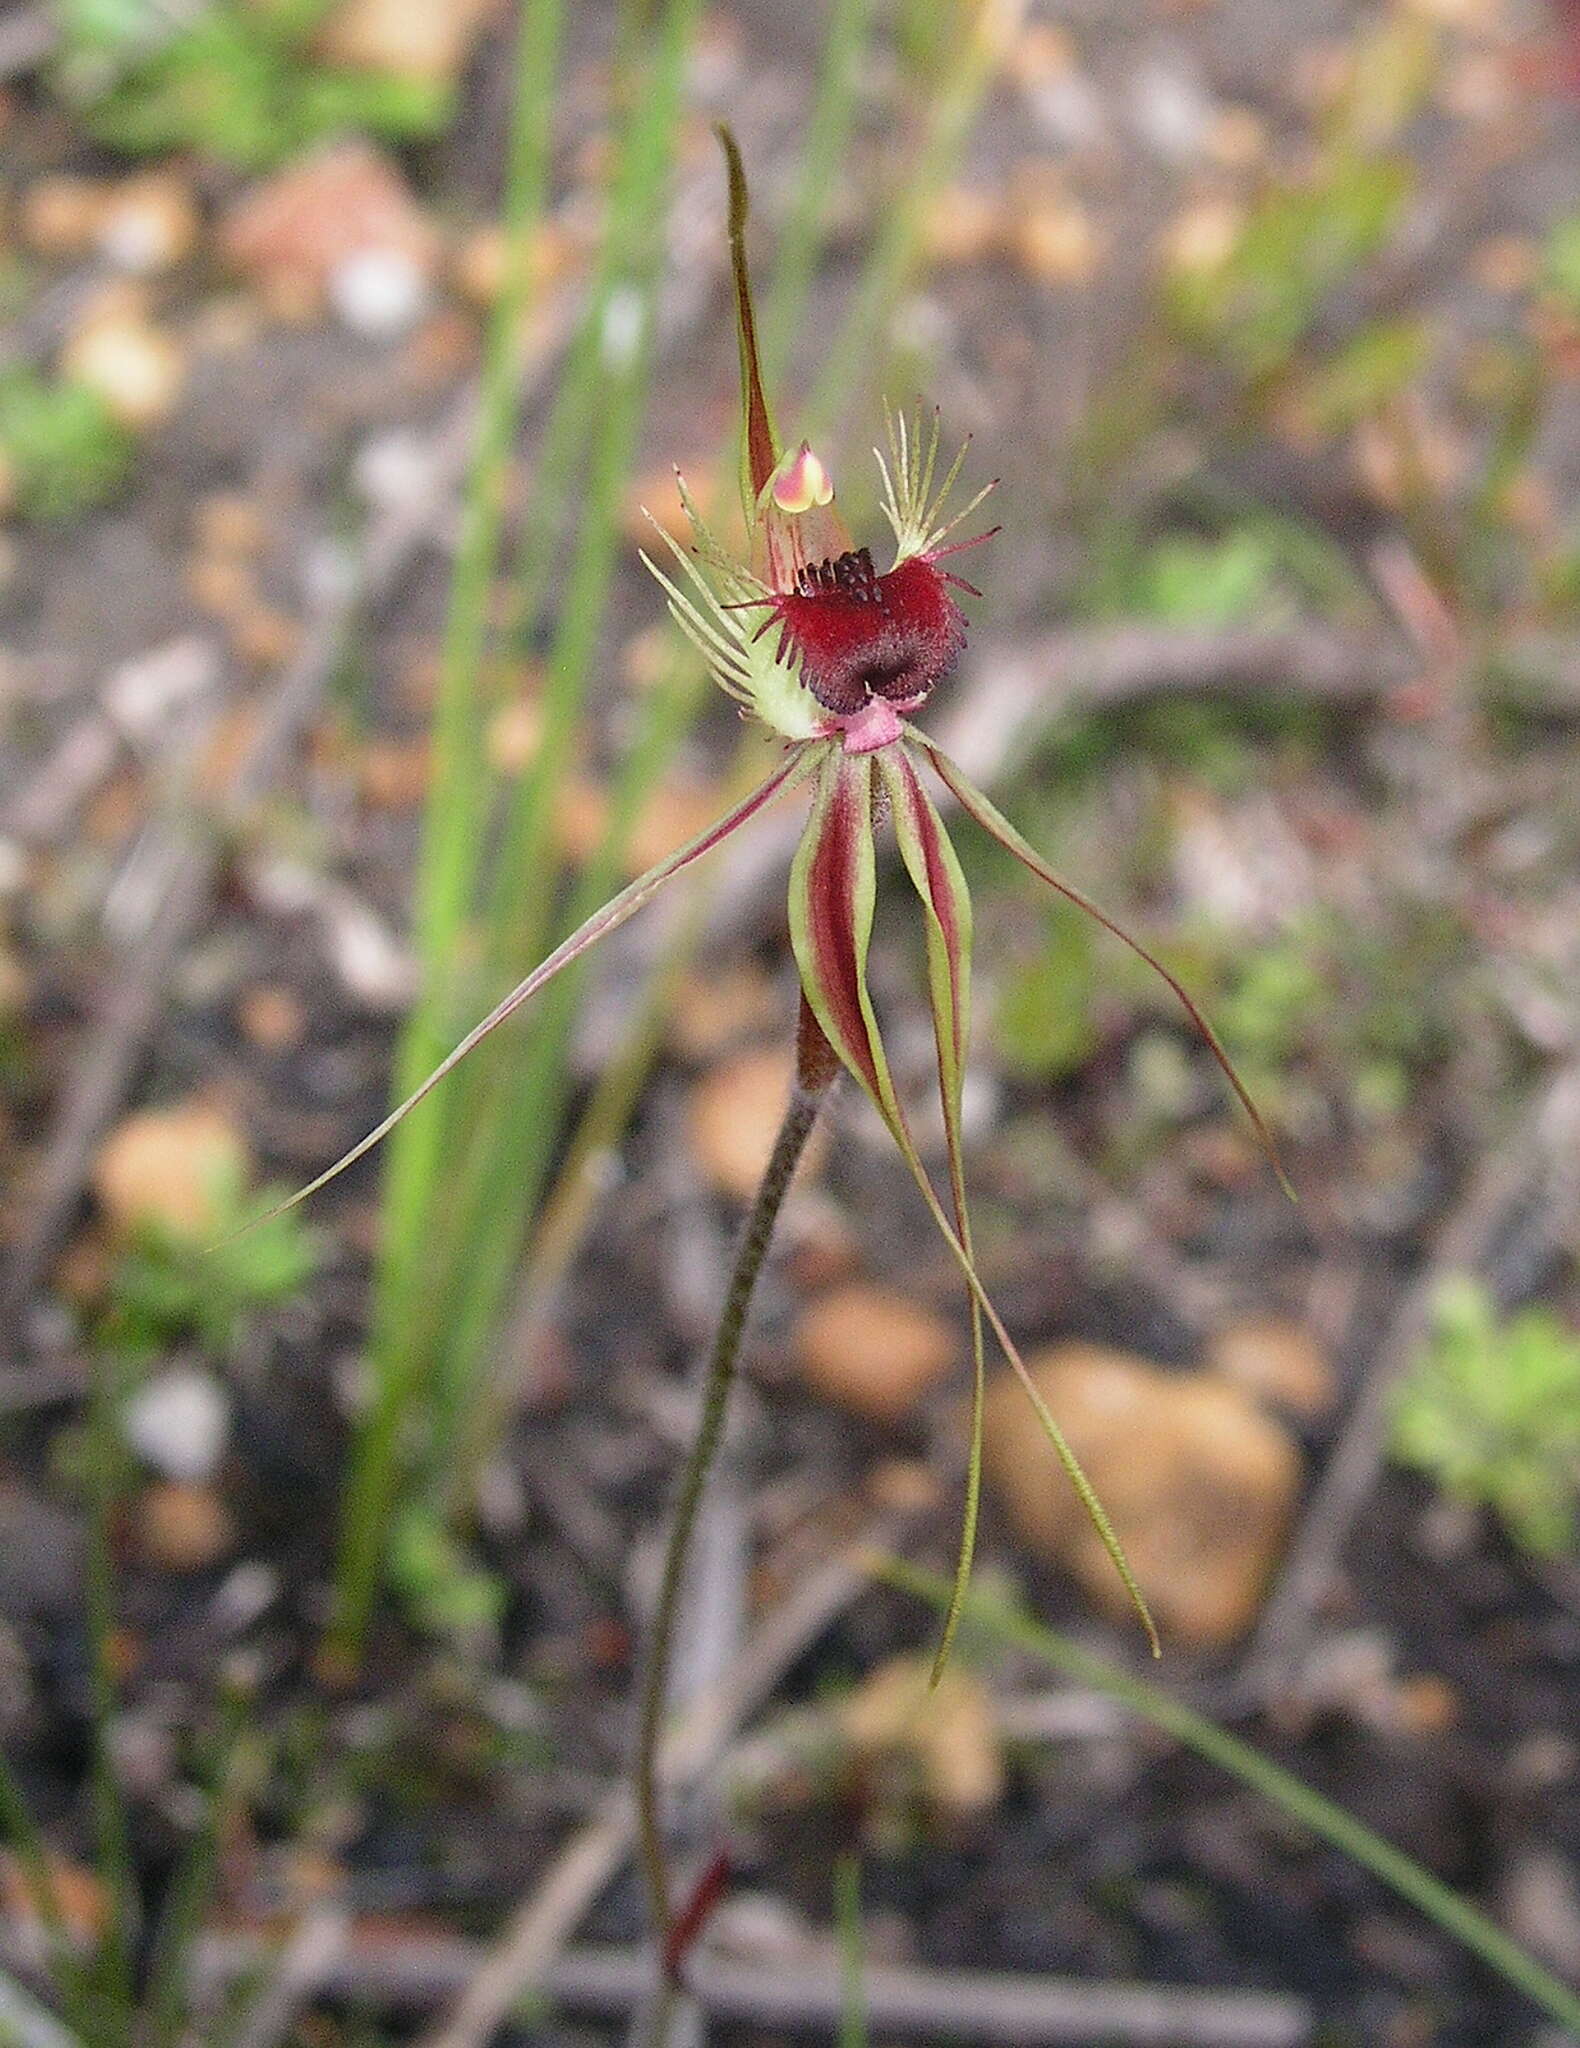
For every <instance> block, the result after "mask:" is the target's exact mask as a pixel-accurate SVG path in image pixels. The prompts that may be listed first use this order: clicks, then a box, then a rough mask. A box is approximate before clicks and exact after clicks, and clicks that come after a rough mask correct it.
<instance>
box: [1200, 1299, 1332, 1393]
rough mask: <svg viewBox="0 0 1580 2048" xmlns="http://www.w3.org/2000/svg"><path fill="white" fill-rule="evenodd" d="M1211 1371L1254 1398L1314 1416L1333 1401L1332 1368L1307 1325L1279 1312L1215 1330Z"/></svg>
mask: <svg viewBox="0 0 1580 2048" xmlns="http://www.w3.org/2000/svg"><path fill="white" fill-rule="evenodd" d="M1205 1362H1206V1364H1207V1367H1208V1369H1209V1370H1210V1371H1212V1372H1216V1373H1219V1374H1221V1375H1222V1377H1223V1378H1224V1379H1226V1380H1232V1381H1233V1382H1234V1384H1235V1385H1236V1386H1237V1387H1240V1388H1242V1389H1243V1390H1244V1391H1245V1392H1246V1393H1247V1394H1253V1395H1255V1397H1256V1398H1257V1399H1258V1400H1259V1401H1266V1402H1271V1403H1272V1404H1273V1405H1274V1406H1276V1407H1279V1408H1287V1409H1288V1410H1289V1411H1290V1413H1291V1414H1293V1415H1303V1416H1306V1417H1308V1418H1314V1417H1316V1416H1319V1415H1326V1414H1327V1412H1328V1411H1329V1409H1330V1408H1331V1407H1332V1406H1333V1402H1334V1397H1335V1395H1336V1393H1337V1391H1338V1390H1337V1388H1336V1386H1335V1385H1334V1379H1333V1368H1332V1366H1331V1365H1329V1363H1328V1361H1327V1358H1326V1356H1325V1355H1324V1353H1323V1351H1322V1350H1321V1348H1320V1346H1319V1345H1318V1344H1317V1341H1316V1339H1315V1338H1314V1337H1313V1336H1312V1335H1311V1333H1310V1331H1309V1330H1303V1329H1302V1328H1301V1327H1300V1325H1299V1324H1298V1323H1290V1322H1285V1321H1283V1320H1282V1319H1281V1318H1280V1317H1278V1316H1251V1317H1248V1318H1247V1319H1246V1320H1245V1321H1244V1322H1238V1323H1231V1324H1229V1325H1228V1327H1227V1328H1226V1329H1223V1330H1220V1331H1219V1332H1218V1334H1217V1335H1216V1336H1215V1337H1214V1338H1213V1340H1212V1343H1211V1345H1210V1346H1209V1348H1208V1352H1207V1357H1206V1361H1205Z"/></svg>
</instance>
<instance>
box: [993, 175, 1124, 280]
mask: <svg viewBox="0 0 1580 2048" xmlns="http://www.w3.org/2000/svg"><path fill="white" fill-rule="evenodd" d="M1011 242H1012V246H1013V248H1014V252H1015V255H1016V257H1017V258H1018V259H1019V262H1020V266H1021V268H1022V269H1023V270H1024V271H1025V273H1026V275H1027V276H1028V277H1031V278H1034V279H1036V281H1037V282H1038V283H1039V284H1047V285H1084V284H1089V283H1090V282H1091V280H1092V277H1093V275H1094V274H1095V272H1096V270H1097V266H1098V263H1099V262H1100V261H1101V258H1102V239H1101V237H1100V236H1099V234H1098V232H1097V229H1096V227H1095V226H1094V225H1093V222H1092V217H1091V215H1090V214H1089V213H1088V212H1087V210H1086V208H1085V207H1084V206H1083V205H1082V204H1081V203H1080V201H1079V200H1077V199H1069V198H1063V197H1059V196H1050V197H1048V198H1046V199H1043V200H1041V201H1040V202H1038V203H1035V204H1033V205H1032V206H1031V207H1029V208H1028V209H1027V210H1026V211H1024V212H1023V213H1021V214H1020V215H1019V216H1018V218H1017V219H1016V221H1015V224H1014V227H1013V229H1012V231H1011Z"/></svg>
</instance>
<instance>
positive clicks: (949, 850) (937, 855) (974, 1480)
mask: <svg viewBox="0 0 1580 2048" xmlns="http://www.w3.org/2000/svg"><path fill="white" fill-rule="evenodd" d="M878 769H879V773H880V774H881V775H882V777H883V781H884V786H885V788H886V789H887V791H888V794H889V809H890V815H891V816H892V818H893V820H894V832H895V838H896V839H897V841H898V842H899V848H900V857H901V859H902V860H903V861H904V863H905V870H906V873H907V874H908V875H909V876H910V878H911V881H912V883H913V884H914V886H915V889H916V893H917V895H918V896H919V897H920V898H921V901H922V907H923V909H924V911H925V912H926V919H927V924H926V936H927V979H928V985H929V990H930V992H931V996H932V1010H933V1040H934V1044H935V1046H936V1048H937V1053H938V1094H939V1100H940V1102H941V1103H942V1106H943V1116H944V1139H945V1143H946V1146H947V1148H948V1153H949V1188H950V1194H951V1197H952V1202H953V1207H954V1213H955V1228H956V1230H957V1231H958V1232H959V1233H960V1242H961V1244H962V1245H963V1246H964V1247H965V1250H966V1252H967V1254H968V1255H969V1256H972V1257H974V1256H975V1253H974V1249H973V1246H972V1243H971V1216H970V1211H969V1209H968V1208H967V1205H966V1180H965V1156H964V1143H963V1139H962V1133H961V1095H962V1090H963V1087H964V1082H965V1060H966V1041H967V1039H968V1037H969V1035H970V1028H971V893H970V890H969V889H968V888H967V886H966V878H965V875H964V873H963V872H962V870H961V866H960V862H959V860H958V858H957V857H956V855H955V850H954V847H953V846H952V845H951V844H950V841H949V835H948V833H947V832H946V831H945V830H944V822H943V820H942V818H940V817H939V815H938V811H937V809H936V807H935V805H934V803H933V800H932V798H931V797H930V796H929V795H928V794H927V791H926V790H925V788H924V787H923V786H922V780H921V777H920V776H919V775H918V774H917V772H916V769H915V766H914V765H913V763H912V761H911V760H910V757H909V756H908V755H907V754H905V753H904V752H902V751H901V750H900V749H898V748H890V749H888V750H887V751H886V752H884V753H882V754H880V755H879V757H878ZM985 1401H986V1374H985V1370H984V1359H983V1343H982V1308H981V1304H980V1303H979V1302H978V1301H977V1299H976V1297H975V1295H972V1296H971V1435H970V1448H969V1454H968V1457H967V1462H966V1497H965V1504H964V1508H963V1511H962V1514H961V1518H960V1542H959V1546H958V1549H957V1552H956V1557H955V1577H954V1587H953V1591H952V1593H951V1595H950V1600H949V1606H948V1608H947V1610H946V1611H945V1614H944V1625H943V1629H942V1632H941V1634H940V1636H939V1641H938V1649H937V1653H936V1655H935V1656H934V1659H933V1672H932V1678H933V1683H934V1684H935V1685H936V1684H937V1682H938V1680H939V1679H940V1678H941V1677H942V1675H943V1671H944V1666H945V1665H946V1664H947V1662H948V1660H949V1652H950V1650H951V1648H952V1647H953V1645H954V1639H955V1631H956V1630H957V1629H958V1627H959V1625H960V1616H961V1613H962V1611H963V1609H964V1607H965V1598H966V1589H967V1587H968V1585H969V1584H970V1580H971V1562H972V1558H973V1556H974V1554H975V1551H976V1532H977V1510H978V1507H979V1505H980V1501H981V1495H982V1424H983V1415H984V1409H985Z"/></svg>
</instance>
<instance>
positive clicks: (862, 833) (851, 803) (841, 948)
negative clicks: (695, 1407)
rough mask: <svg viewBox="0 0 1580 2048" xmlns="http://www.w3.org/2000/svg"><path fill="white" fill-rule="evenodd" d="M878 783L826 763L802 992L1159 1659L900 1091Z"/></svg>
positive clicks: (800, 895)
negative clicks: (881, 948)
mask: <svg viewBox="0 0 1580 2048" xmlns="http://www.w3.org/2000/svg"><path fill="white" fill-rule="evenodd" d="M873 776H874V767H873V761H872V757H871V756H870V755H864V754H859V755H851V754H845V753H839V752H833V751H830V752H829V753H827V754H825V755H824V757H823V761H822V765H821V768H820V771H819V775H818V784H817V791H816V794H815V796H814V798H813V803H812V811H811V815H810V817H809V818H808V820H807V825H806V830H805V831H804V832H803V834H802V837H801V844H800V846H799V848H798V849H797V852H796V857H795V861H794V863H793V865H792V867H791V872H790V936H791V942H792V944H793V945H794V947H795V954H796V960H797V963H798V965H799V967H800V970H801V986H802V988H803V989H804V990H805V991H806V997H807V1001H808V1002H809V1003H810V1004H811V1006H812V1009H813V1012H814V1014H815V1015H816V1017H817V1020H818V1022H819V1024H821V1025H822V1027H823V1030H824V1032H825V1033H826V1034H827V1037H828V1040H829V1043H830V1044H831V1045H832V1046H833V1048H834V1050H835V1051H836V1052H837V1053H838V1054H839V1056H840V1058H841V1059H842V1060H843V1061H844V1063H845V1065H846V1067H847V1068H848V1069H849V1070H850V1072H851V1073H852V1074H854V1075H855V1077H856V1079H857V1080H858V1081H859V1082H860V1083H861V1085H862V1087H863V1088H865V1089H866V1091H867V1093H868V1095H869V1096H870V1097H871V1098H872V1101H873V1104H874V1106H875V1107H876V1109H877V1111H878V1114H879V1115H880V1116H881V1117H882V1118H883V1121H884V1123H885V1125H886V1126H887V1127H888V1130H889V1134H890V1136H891V1137H892V1138H893V1139H894V1142H895V1144H896V1145H897V1146H898V1147H899V1149H900V1154H901V1157H902V1158H903V1159H904V1161H905V1163H906V1165H907V1166H908V1167H909V1168H910V1170H911V1176H912V1178H913V1179H914V1180H915V1182H916V1185H917V1188H918V1189H919V1191H920V1193H921V1196H922V1199H923V1201H924V1202H925V1203H926V1204H927V1209H928V1213H929V1214H930V1215H931V1217H932V1219H933V1222H934V1223H935V1224H936V1225H937V1227H938V1230H939V1232H940V1234H941V1235H942V1237H943V1239H944V1242H945V1243H946V1244H947V1245H948V1246H949V1249H950V1251H951V1252H952V1253H953V1254H954V1258H955V1262H956V1264H957V1265H958V1266H959V1267H960V1270H961V1272H962V1274H963V1275H964V1277H965V1282H966V1285H967V1287H968V1288H969V1289H970V1292H971V1297H972V1299H973V1300H974V1301H975V1302H976V1303H977V1304H978V1305H979V1306H980V1308H981V1311H982V1314H983V1316H984V1317H985V1318H986V1320H987V1323H988V1327H989V1328H990V1329H991V1330H992V1332H993V1335H994V1336H995V1337H996V1338H997V1340H998V1342H999V1344H1000V1346H1001V1347H1002V1349H1003V1352H1004V1356H1005V1357H1006V1358H1007V1359H1008V1361H1009V1364H1010V1368H1011V1370H1012V1371H1013V1372H1014V1374H1015V1376H1016V1378H1017V1379H1018V1380H1019V1381H1020V1383H1021V1385H1022V1387H1023V1388H1024V1389H1025V1392H1026V1396H1027V1398H1028V1399H1029V1400H1030V1402H1031V1405H1032V1408H1033V1409H1034V1411H1035V1413H1036V1416H1037V1420H1038V1421H1039V1422H1040V1423H1041V1425H1042V1428H1043V1432H1044V1434H1045V1435H1046V1436H1047V1438H1048V1441H1049V1442H1050V1443H1051V1444H1052V1446H1053V1448H1054V1451H1055V1452H1056V1453H1057V1455H1058V1459H1059V1462H1060V1464H1061V1465H1063V1467H1064V1469H1065V1472H1066V1474H1067V1476H1068V1477H1069V1480H1070V1483H1071V1485H1072V1486H1073V1487H1074V1488H1075V1490H1076V1493H1077V1494H1078V1495H1079V1496H1080V1501H1081V1505H1082V1507H1083V1508H1085V1510H1086V1513H1087V1516H1088V1518H1089V1519H1090V1521H1091V1523H1092V1526H1093V1528H1094V1529H1096V1531H1097V1533H1098V1536H1099V1537H1100V1538H1101V1540H1102V1543H1103V1547H1104V1548H1105V1549H1106V1550H1107V1552H1108V1555H1109V1557H1110V1559H1111V1560H1112V1562H1113V1565H1114V1569H1115V1570H1116V1571H1117V1572H1118V1573H1119V1576H1120V1578H1121V1579H1122V1580H1123V1581H1124V1585H1125V1590H1126V1591H1127V1592H1128V1594H1129V1595H1130V1598H1131V1601H1132V1603H1133V1605H1134V1606H1135V1609H1136V1612H1137V1614H1138V1615H1139V1616H1140V1617H1141V1621H1142V1624H1143V1626H1144V1627H1145V1629H1146V1631H1147V1637H1148V1640H1149V1641H1150V1643H1151V1645H1152V1650H1153V1654H1154V1655H1158V1654H1161V1652H1160V1646H1159V1643H1158V1635H1157V1629H1156V1627H1155V1625H1154V1623H1153V1620H1152V1615H1151V1612H1150V1610H1149V1609H1148V1607H1147V1603H1146V1599H1145V1596H1144V1595H1143V1594H1142V1591H1141V1588H1140V1586H1139V1585H1137V1583H1136V1577H1135V1573H1134V1572H1133V1571H1132V1570H1131V1569H1130V1561H1129V1559H1128V1558H1127V1557H1126V1556H1125V1553H1124V1550H1123V1548H1122V1547H1121V1545H1120V1542H1119V1538H1118V1537H1117V1536H1116V1535H1115V1534H1114V1527H1113V1524H1112V1523H1111V1522H1110V1521H1109V1519H1108V1514H1107V1511H1106V1510H1105V1508H1104V1507H1103V1504H1102V1502H1101V1501H1100V1500H1099V1499H1098V1497H1097V1493H1096V1490H1095V1489H1094V1487H1093V1485H1092V1482H1091V1481H1090V1480H1089V1479H1088V1478H1087V1476H1086V1473H1085V1471H1084V1470H1083V1469H1082V1466H1081V1462H1080V1460H1079V1459H1078V1458H1077V1457H1076V1455H1075V1453H1074V1451H1073V1450H1072V1449H1071V1448H1070V1445H1069V1443H1068V1442H1067V1440H1066V1438H1065V1435H1064V1432H1063V1430H1061V1429H1060V1427H1059V1425H1058V1423H1057V1422H1055V1421H1054V1419H1053V1416H1052V1415H1051V1414H1050V1413H1049V1410H1048V1404H1047V1403H1046V1402H1045V1401H1044V1400H1043V1398H1042V1396H1041V1394H1040V1393H1039V1392H1038V1391H1037V1385H1036V1382H1035V1381H1034V1380H1033V1378H1032V1376H1031V1374H1030V1372H1029V1371H1028V1370H1027V1367H1026V1362H1025V1360H1024V1359H1023V1358H1022V1357H1021V1355H1020V1350H1019V1347H1018V1346H1017V1345H1016V1343H1015V1340H1014V1338H1013V1337H1011V1335H1010V1334H1009V1331H1008V1330H1007V1329H1006V1328H1005V1325H1004V1320H1003V1318H1002V1317H1001V1316H1000V1314H999V1312H998V1310H997V1309H996V1308H995V1307H994V1305H993V1302H992V1300H991V1299H990V1297H989V1295H988V1292H987V1289H986V1288H985V1287H984V1286H983V1284H982V1279H981V1276H980V1274H979V1273H978V1272H977V1267H976V1261H975V1259H974V1258H973V1257H972V1256H971V1253H970V1252H969V1251H968V1250H967V1249H966V1246H965V1245H964V1243H963V1242H962V1241H961V1238H960V1236H959V1234H958V1232H957V1231H956V1230H955V1228H954V1226H953V1225H952V1224H951V1223H950V1221H949V1218H948V1216H947V1215H946V1214H945V1212H944V1206H943V1204H942V1202H941V1201H940V1200H939V1198H938V1193H937V1190H936V1189H935V1188H934V1186H933V1184H932V1180H931V1179H930V1177H929V1175H928V1172H927V1169H926V1167H925V1166H924V1165H923V1164H922V1159H921V1155H920V1153H919V1152H918V1151H917V1149H916V1143H915V1140H914V1139H913V1138H912V1136H911V1131H910V1126H909V1124H908V1123H907V1122H906V1118H905V1111H904V1109H903V1108H902V1107H901V1105H900V1099H899V1096H898V1094H897V1093H896V1091H895V1087H894V1079H893V1076H892V1074H891V1073H890V1070H889V1061H888V1055H887V1053H886V1052H885V1050H884V1046H883V1039H882V1035H881V1033H880V1032H879V1029H878V1019H877V1013H876V1012H875V1010H874V1009H873V1006H872V996H871V993H870V991H869V990H868V987H867V951H868V947H869V945H870V943H871V939H872V918H873V907H874V904H875V901H876V897H877V854H876V850H875V847H874V844H873V804H872V799H873Z"/></svg>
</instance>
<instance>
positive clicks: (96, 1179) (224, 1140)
mask: <svg viewBox="0 0 1580 2048" xmlns="http://www.w3.org/2000/svg"><path fill="white" fill-rule="evenodd" d="M248 1167H249V1159H248V1152H247V1142H246V1140H245V1138H244V1137H243V1136H242V1134H241V1132H240V1131H239V1130H238V1129H237V1127H236V1125H235V1124H234V1123H233V1122H232V1121H231V1119H230V1118H229V1117H228V1116H227V1115H226V1114H225V1112H224V1111H223V1110H222V1109H220V1108H218V1107H216V1106H215V1105H214V1104H213V1103H208V1102H203V1101H192V1102H178V1103H172V1104H171V1105H170V1106H169V1107H168V1108H164V1109H144V1110H139V1111H138V1112H137V1113H136V1114H135V1115H134V1116H129V1117H127V1118H126V1119H125V1120H124V1121H123V1122H121V1123H119V1124H117V1125H116V1127H115V1129H114V1130H113V1131H111V1133H110V1135H109V1136H108V1137H107V1138H106V1139H105V1141H104V1143H103V1144H102V1145H101V1146H100V1147H99V1152H98V1157H97V1158H96V1159H95V1161H94V1165H93V1191H94V1193H95V1195H96V1196H97V1197H98V1199H99V1204H100V1207H101V1208H102V1209H103V1211H104V1214H105V1217H106V1220H107V1221H108V1222H109V1224H110V1227H111V1228H112V1230H114V1231H115V1232H116V1233H117V1234H118V1235H121V1236H125V1235H128V1234H130V1233H131V1232H132V1231H135V1230H138V1229H140V1228H144V1227H149V1226H151V1227H153V1228H155V1229H163V1230H167V1231H169V1232H170V1233H171V1234H172V1235H173V1236H176V1237H182V1238H186V1239H189V1240H195V1241H198V1242H202V1241H203V1240H205V1239H207V1238H209V1237H211V1236H212V1235H213V1234H214V1232H215V1231H216V1230H218V1229H219V1228H221V1227H222V1225H223V1223H224V1221H225V1217H226V1213H227V1210H226V1197H227V1194H228V1193H231V1192H233V1191H234V1189H235V1188H236V1186H237V1185H238V1184H239V1183H241V1182H243V1181H244V1180H245V1179H246V1176H247V1172H248Z"/></svg>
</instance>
